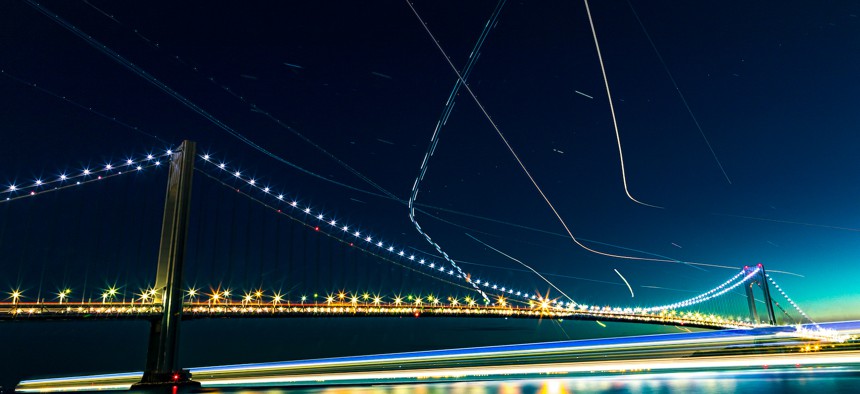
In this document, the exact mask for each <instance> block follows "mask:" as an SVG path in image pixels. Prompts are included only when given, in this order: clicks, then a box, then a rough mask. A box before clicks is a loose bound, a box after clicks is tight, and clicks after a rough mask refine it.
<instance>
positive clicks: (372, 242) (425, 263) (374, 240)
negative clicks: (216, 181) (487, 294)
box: [200, 154, 575, 306]
mask: <svg viewBox="0 0 860 394" xmlns="http://www.w3.org/2000/svg"><path fill="white" fill-rule="evenodd" d="M200 157H201V158H202V159H203V161H205V162H206V163H209V164H212V165H214V166H216V167H217V168H218V169H220V170H221V171H224V172H226V173H228V174H231V176H232V177H233V178H236V179H238V180H240V181H242V182H244V183H245V184H247V185H248V186H249V187H252V188H254V189H256V190H257V191H260V192H262V193H264V194H266V195H268V196H270V198H273V199H275V200H277V201H279V202H283V203H286V204H287V205H289V206H290V207H292V208H293V209H296V210H298V211H301V212H302V213H304V214H305V215H306V216H307V217H313V218H315V219H316V220H317V221H318V222H319V223H320V224H325V225H328V227H329V228H331V229H334V230H338V231H339V232H341V233H343V234H346V235H349V236H352V237H353V238H354V239H356V240H360V241H364V243H365V244H366V245H368V246H375V247H376V248H377V249H378V250H384V251H387V252H389V253H391V254H394V255H396V256H397V257H399V258H401V259H402V260H407V261H409V262H411V263H417V264H418V265H419V266H422V267H425V268H426V269H429V270H431V271H432V272H434V273H438V274H445V275H447V276H451V277H456V278H460V279H463V276H462V275H460V274H457V273H455V272H454V270H452V269H447V270H446V269H445V266H444V264H439V263H438V262H436V261H430V260H429V259H427V258H421V257H417V256H416V255H415V254H413V253H408V254H407V253H406V252H405V250H404V248H402V247H399V246H395V245H394V244H391V243H385V242H383V241H380V240H379V238H378V237H375V236H372V235H370V234H368V233H367V231H361V230H358V229H356V228H355V226H350V225H347V224H343V223H338V221H337V219H335V218H332V217H327V216H326V215H325V214H323V213H322V212H321V211H318V210H315V209H313V208H312V207H310V206H304V205H302V204H299V201H298V200H297V199H292V200H289V199H287V197H286V196H285V195H284V194H283V193H276V192H274V191H272V188H271V187H269V186H264V185H262V184H261V182H260V181H259V180H257V179H254V178H251V177H248V176H245V175H244V174H243V173H242V171H241V170H238V169H235V168H230V166H228V165H227V164H226V163H225V162H220V163H218V164H216V163H215V162H214V161H213V158H212V156H211V155H209V154H204V155H201V156H200ZM279 212H280V211H279ZM312 227H314V228H315V229H316V230H320V227H319V226H312ZM347 242H348V241H347ZM350 244H351V242H350ZM474 282H475V284H477V285H480V286H482V287H484V288H485V289H492V290H495V291H496V292H501V293H505V294H507V295H509V296H516V297H520V298H522V299H523V300H526V301H528V300H542V299H543V298H542V297H541V296H540V295H539V294H529V293H528V292H523V291H519V290H515V289H512V288H508V287H506V286H499V285H498V284H495V283H491V282H490V281H486V280H481V279H476V280H474ZM552 302H553V303H555V304H558V305H562V306H564V305H575V304H573V303H570V302H563V301H558V300H554V301H552Z"/></svg>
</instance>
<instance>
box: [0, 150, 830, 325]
mask: <svg viewBox="0 0 860 394" xmlns="http://www.w3.org/2000/svg"><path fill="white" fill-rule="evenodd" d="M174 153H175V151H174V150H173V149H167V150H165V151H164V152H163V153H161V154H153V153H149V154H146V155H145V156H143V157H140V158H138V159H134V158H128V159H126V160H125V161H122V162H109V163H105V164H104V165H101V166H98V167H85V168H83V169H80V170H78V171H76V172H74V173H68V172H62V173H60V174H59V175H57V176H55V177H53V178H51V179H48V180H45V179H35V180H33V181H30V182H26V183H19V184H16V183H10V184H9V185H8V186H7V187H6V188H5V189H4V190H2V191H0V193H5V194H6V197H5V198H2V197H0V202H4V201H11V200H16V199H20V198H26V197H32V196H35V195H38V194H42V193H45V192H49V191H56V190H60V189H64V188H67V187H73V186H79V185H84V184H87V183H91V182H96V181H99V180H102V179H107V178H110V177H115V176H119V175H122V174H128V173H134V172H140V171H143V170H146V169H148V168H153V167H161V166H163V165H164V164H165V163H164V162H163V161H162V160H163V159H164V158H170V157H171V156H172V155H173V154H174ZM199 157H200V158H201V159H202V160H203V162H205V163H207V164H209V165H212V166H214V167H215V168H217V169H218V170H219V171H221V172H222V173H227V174H230V176H231V177H232V178H234V179H236V180H239V181H240V182H243V183H244V184H246V185H247V186H249V187H251V188H252V189H254V190H257V191H259V192H261V193H262V194H263V195H266V196H268V197H269V198H272V199H275V200H277V201H278V202H279V203H285V204H286V205H288V206H290V207H291V208H292V209H294V210H296V211H299V212H301V213H303V214H304V215H305V216H306V217H308V218H312V219H313V220H316V221H317V222H318V224H319V225H325V226H328V227H329V228H331V229H334V230H337V231H338V232H340V233H342V234H345V235H347V236H352V237H353V238H354V239H355V240H359V241H363V242H364V243H365V244H366V245H368V246H373V247H375V248H376V249H377V250H380V251H385V252H388V253H389V254H390V255H393V256H396V257H397V258H399V259H401V261H405V262H409V263H412V264H414V265H417V267H418V268H421V267H423V268H424V269H426V270H429V271H430V272H432V273H433V274H435V275H447V276H449V277H455V278H458V279H464V276H463V275H462V274H460V273H456V272H454V270H451V269H448V270H446V269H445V267H444V265H443V264H441V263H439V262H437V261H435V260H433V259H429V258H423V257H419V256H416V254H414V253H409V254H407V253H406V252H405V250H404V248H402V247H399V246H397V245H395V244H394V243H385V242H383V241H382V240H380V239H379V238H378V237H376V236H374V235H371V234H370V233H369V232H367V231H362V230H360V229H359V228H357V226H350V225H348V224H344V223H338V221H337V219H335V218H334V217H333V216H327V215H325V214H324V213H323V212H322V210H315V209H314V208H312V207H311V206H304V205H301V206H300V204H299V200H298V199H297V198H294V199H287V197H286V196H285V194H283V193H276V192H275V191H274V190H273V189H272V188H271V187H269V186H265V185H264V184H263V183H262V182H260V181H259V180H257V179H255V178H252V177H249V176H246V175H244V174H243V173H242V171H241V170H239V169H238V168H233V167H230V166H228V165H227V164H226V162H223V161H222V162H217V163H216V161H215V160H214V159H213V157H212V155H210V154H203V155H199ZM305 223H306V224H308V223H307V222H305ZM319 225H310V226H311V227H312V228H314V229H315V230H317V231H321V228H320V226H319ZM330 235H331V236H333V237H335V238H337V236H335V235H334V234H330ZM341 240H342V241H345V242H347V243H350V244H352V242H349V241H346V240H344V239H341ZM371 253H373V252H372V251H371ZM759 271H760V268H758V267H757V268H755V269H754V270H753V271H751V272H750V273H748V274H747V275H746V276H745V277H744V278H743V279H742V280H740V281H737V282H736V280H737V279H738V278H739V277H741V276H742V275H743V274H744V272H746V270H742V271H740V272H738V273H737V274H735V275H734V276H733V277H732V278H730V279H729V280H727V281H725V282H724V283H722V284H720V285H719V286H717V287H715V288H713V289H711V290H709V291H707V292H705V293H702V294H700V295H697V296H696V297H693V298H690V299H687V300H684V301H680V302H676V303H672V304H667V305H661V306H654V307H647V308H635V310H637V311H642V312H652V311H659V310H672V309H676V308H680V307H688V306H692V305H696V304H699V303H702V302H705V301H708V300H710V299H713V298H715V297H719V296H721V295H723V294H725V293H727V292H729V291H731V290H734V289H735V288H737V287H738V286H740V285H741V284H743V283H745V282H747V281H748V280H749V279H750V278H752V277H753V276H755V275H756V274H758V273H759ZM767 278H768V280H769V281H770V282H771V283H772V284H773V285H774V287H775V288H776V289H777V291H779V292H780V294H781V295H782V296H783V297H785V298H786V300H788V302H789V303H790V304H791V305H792V307H794V308H795V310H797V311H798V313H800V314H801V315H803V316H804V317H805V318H806V319H807V320H809V321H810V322H813V324H814V323H815V322H814V321H813V320H812V319H811V318H810V317H809V316H808V315H807V314H806V313H805V312H803V310H802V309H800V307H799V306H798V305H797V304H796V303H795V302H794V301H793V300H791V298H789V297H788V296H787V295H786V294H785V292H784V291H783V290H782V288H780V287H779V285H777V284H776V282H775V281H774V280H773V278H772V277H771V276H770V275H767ZM466 280H467V281H469V282H474V284H476V285H478V286H481V287H483V289H486V290H492V291H494V292H496V293H501V294H504V295H506V296H508V297H518V298H520V299H521V300H523V301H525V302H529V301H534V300H538V301H541V302H542V304H546V305H553V306H556V307H565V306H567V307H573V306H575V304H573V303H571V302H565V301H560V300H558V299H549V298H547V299H544V296H542V295H540V294H530V293H528V292H523V291H521V290H517V289H514V288H508V287H506V286H500V285H498V284H496V283H492V282H491V281H489V280H482V279H475V280H474V281H472V280H471V279H466ZM194 292H195V291H192V293H194ZM60 294H61V295H60V298H61V299H63V298H66V297H67V296H68V292H67V291H66V292H65V293H64V292H61V293H60ZM116 294H117V293H116V289H113V290H112V291H111V290H108V291H106V292H105V293H104V294H103V295H102V298H105V297H109V298H112V297H113V296H115V295H116ZM144 294H146V292H144ZM11 295H12V298H13V299H15V300H17V299H18V298H20V297H21V292H20V291H17V290H16V291H13V292H12V293H11ZM151 295H152V294H151ZM191 295H193V294H191ZM224 295H225V296H229V294H224ZM497 295H498V294H497ZM275 297H276V298H280V297H279V296H278V294H276V295H275ZM303 298H304V297H303ZM302 301H304V299H303V300H302Z"/></svg>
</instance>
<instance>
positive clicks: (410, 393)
mask: <svg viewBox="0 0 860 394" xmlns="http://www.w3.org/2000/svg"><path fill="white" fill-rule="evenodd" d="M205 391H206V392H207V393H210V394H218V393H224V394H348V393H359V394H442V393H451V394H566V393H596V392H600V393H631V394H633V393H642V394H646V393H648V394H650V393H707V394H712V393H713V394H717V393H738V392H742V393H743V392H755V393H804V394H811V393H819V392H820V393H858V392H860V369H857V368H835V369H828V370H810V371H799V372H786V371H773V372H760V371H756V372H719V373H716V372H688V373H669V374H660V375H631V376H624V377H620V378H619V377H606V378H544V379H523V380H502V381H500V380H494V381H472V382H452V383H426V384H392V385H374V386H343V387H326V388H323V387H308V388H279V389H270V388H265V389H264V388H260V389H254V388H246V389H241V390H232V389H231V390H225V391H220V390H205Z"/></svg>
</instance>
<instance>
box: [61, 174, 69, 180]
mask: <svg viewBox="0 0 860 394" xmlns="http://www.w3.org/2000/svg"><path fill="white" fill-rule="evenodd" d="M67 178H68V177H67V176H66V174H60V180H61V181H65V180H66V179H67Z"/></svg>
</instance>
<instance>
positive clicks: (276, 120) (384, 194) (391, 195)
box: [84, 1, 404, 203]
mask: <svg viewBox="0 0 860 394" xmlns="http://www.w3.org/2000/svg"><path fill="white" fill-rule="evenodd" d="M84 3H86V4H87V5H89V6H90V7H92V8H93V9H95V10H96V11H98V12H99V13H100V14H102V15H104V16H105V17H107V18H108V19H110V20H111V21H113V22H115V23H117V24H119V25H121V26H123V27H126V28H127V29H128V30H130V31H131V32H133V33H134V34H135V35H136V36H138V37H139V38H140V39H141V40H143V41H144V42H146V44H147V45H149V46H150V47H152V48H153V49H156V50H161V46H159V45H158V43H156V42H153V41H152V40H150V39H149V38H147V37H146V36H144V35H143V34H141V33H140V31H139V30H138V29H134V28H132V27H130V26H127V25H126V24H125V23H123V22H121V21H120V20H119V19H117V18H116V17H115V16H114V15H112V14H110V13H108V12H106V11H104V10H102V9H100V8H98V7H96V6H95V5H93V4H92V3H89V2H87V1H84ZM170 58H171V59H172V60H175V61H176V62H178V63H180V64H182V65H183V66H185V67H187V68H189V70H190V71H192V72H194V73H195V74H197V75H199V72H200V68H199V67H197V66H194V65H191V64H189V63H188V62H187V61H185V60H183V58H182V57H180V56H177V55H174V56H170ZM284 65H286V66H288V67H292V68H298V69H301V68H303V67H301V66H298V65H295V64H290V63H284ZM203 79H204V80H205V81H207V82H209V83H211V84H213V85H215V86H216V87H218V88H220V89H221V90H222V91H224V92H225V93H227V94H228V95H230V96H231V97H233V98H235V99H236V100H239V101H241V102H242V103H243V104H245V105H247V106H248V107H249V108H250V109H251V111H252V112H255V113H258V114H260V115H262V116H264V117H266V118H267V119H269V120H271V121H272V122H274V123H275V124H277V125H278V126H279V127H281V128H283V129H285V130H287V131H289V132H291V133H293V135H295V136H296V137H298V138H299V139H301V140H302V141H304V142H305V143H307V144H308V145H310V146H312V147H313V148H314V149H316V150H317V151H319V152H320V153H322V154H323V155H325V156H328V157H329V158H330V159H331V160H332V161H334V162H335V163H337V164H338V165H339V166H341V167H343V168H344V169H345V170H347V171H349V172H350V173H352V174H353V175H355V176H356V177H357V178H359V179H361V180H362V181H364V182H365V183H367V184H368V185H369V186H371V187H372V188H373V189H376V190H377V191H378V192H379V193H381V194H382V195H379V194H377V193H376V192H372V191H369V190H363V189H361V190H358V189H357V188H354V189H353V190H355V191H360V192H363V193H365V194H369V195H373V196H376V197H384V198H388V199H391V200H394V201H397V202H400V203H404V201H403V200H402V199H400V198H398V197H397V196H396V195H395V194H394V193H392V192H390V191H389V190H387V189H385V188H383V187H382V186H380V185H379V184H377V183H376V182H374V181H373V180H372V179H370V178H369V177H367V176H366V175H364V174H362V173H361V172H359V171H358V170H356V169H355V168H353V167H352V166H350V165H349V164H347V163H346V162H344V161H343V160H341V159H339V158H338V157H337V156H335V155H334V154H332V153H331V152H329V151H328V150H326V149H325V148H323V147H322V146H321V145H319V144H317V143H316V142H314V141H313V140H311V139H310V138H308V137H307V136H305V135H304V134H302V133H301V132H299V131H298V130H297V129H296V128H294V127H292V126H290V125H288V124H287V123H285V122H283V121H282V120H281V119H279V118H277V117H275V116H274V115H272V114H271V112H269V111H267V110H265V109H263V108H261V107H259V106H257V105H256V104H254V103H252V102H250V101H248V99H247V98H245V96H243V95H239V94H237V93H236V92H235V91H234V90H233V89H231V88H230V87H229V86H227V85H224V84H221V83H219V82H216V81H215V78H213V77H209V78H203ZM317 178H319V179H322V180H324V181H327V182H328V181H331V180H330V179H328V178H324V177H317ZM333 183H334V184H336V185H339V186H342V185H340V184H339V183H337V182H333Z"/></svg>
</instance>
